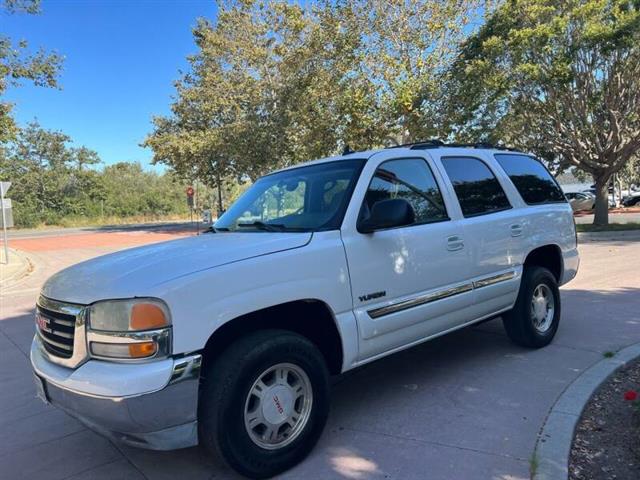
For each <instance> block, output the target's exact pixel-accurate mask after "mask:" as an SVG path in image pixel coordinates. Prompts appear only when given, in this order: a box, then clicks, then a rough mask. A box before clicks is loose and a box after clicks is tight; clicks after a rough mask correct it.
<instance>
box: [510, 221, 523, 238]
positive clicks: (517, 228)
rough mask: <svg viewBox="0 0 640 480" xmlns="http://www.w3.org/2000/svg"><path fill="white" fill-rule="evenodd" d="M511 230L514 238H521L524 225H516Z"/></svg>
mask: <svg viewBox="0 0 640 480" xmlns="http://www.w3.org/2000/svg"><path fill="white" fill-rule="evenodd" d="M509 228H510V229H511V236H512V237H519V236H520V235H522V231H523V228H522V225H520V224H519V223H514V224H513V225H511V227H509Z"/></svg>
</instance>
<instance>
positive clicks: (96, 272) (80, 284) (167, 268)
mask: <svg viewBox="0 0 640 480" xmlns="http://www.w3.org/2000/svg"><path fill="white" fill-rule="evenodd" d="M311 236H312V234H311V233H271V232H245V233H233V232H227V233H211V234H205V235H199V236H196V237H189V238H183V239H179V240H171V241H168V242H162V243H155V244H152V245H145V246H143V247H137V248H132V249H129V250H123V251H120V252H116V253H111V254H109V255H104V256H102V257H97V258H93V259H91V260H87V261H85V262H82V263H78V264H77V265H74V266H72V267H69V268H66V269H64V270H61V271H60V272H58V273H56V274H55V275H53V276H52V277H51V278H49V280H47V282H46V283H45V284H44V286H43V287H42V294H43V295H44V296H45V297H48V298H51V299H55V300H60V301H64V302H70V303H79V304H89V303H92V302H95V301H97V300H103V299H110V298H130V297H135V296H144V295H149V292H150V291H151V290H152V289H153V288H154V287H157V286H158V285H160V284H162V283H165V282H168V281H170V280H174V279H176V278H178V277H182V276H185V275H189V274H191V273H195V272H199V271H202V270H207V269H210V268H214V267H218V266H220V265H226V264H229V263H233V262H238V261H241V260H246V259H248V258H252V257H257V256H261V255H267V254H270V253H276V252H281V251H284V250H290V249H293V248H299V247H303V246H305V245H306V244H307V243H309V241H310V240H311Z"/></svg>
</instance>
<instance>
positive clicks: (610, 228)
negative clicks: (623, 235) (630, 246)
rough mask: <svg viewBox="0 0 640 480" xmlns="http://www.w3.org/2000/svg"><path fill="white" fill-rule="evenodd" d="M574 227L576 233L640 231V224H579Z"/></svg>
mask: <svg viewBox="0 0 640 480" xmlns="http://www.w3.org/2000/svg"><path fill="white" fill-rule="evenodd" d="M576 227H577V229H578V232H619V231H624V230H640V223H637V222H632V223H610V224H609V225H593V224H590V223H579V224H577V225H576Z"/></svg>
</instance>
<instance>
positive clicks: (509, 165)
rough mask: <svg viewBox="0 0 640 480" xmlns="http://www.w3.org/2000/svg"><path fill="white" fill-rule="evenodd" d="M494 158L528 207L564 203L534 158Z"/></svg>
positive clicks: (556, 186) (545, 172)
mask: <svg viewBox="0 0 640 480" xmlns="http://www.w3.org/2000/svg"><path fill="white" fill-rule="evenodd" d="M495 157H496V160H498V163H499V164H500V166H501V167H502V168H503V169H504V171H505V172H507V175H509V178H510V179H511V181H512V182H513V184H514V185H515V186H516V188H517V189H518V192H519V193H520V196H521V197H522V199H523V200H524V201H525V202H526V203H527V204H528V205H539V204H541V203H553V202H564V201H565V198H564V195H563V193H562V190H561V189H560V187H559V186H558V183H557V182H556V181H555V179H554V178H553V177H552V176H551V174H550V173H549V171H548V170H547V169H546V168H545V167H544V165H542V163H540V162H539V161H538V160H536V159H535V158H533V157H530V156H528V155H515V154H507V153H498V154H496V155H495Z"/></svg>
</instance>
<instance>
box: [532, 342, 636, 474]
mask: <svg viewBox="0 0 640 480" xmlns="http://www.w3.org/2000/svg"><path fill="white" fill-rule="evenodd" d="M638 357H640V342H639V343H635V344H633V345H631V346H629V347H626V348H623V349H622V350H620V351H619V352H618V353H616V354H615V356H614V357H612V358H607V359H605V360H601V361H599V362H598V363H596V364H595V365H593V366H591V367H590V368H588V369H587V370H585V371H584V372H583V373H582V374H580V376H579V377H578V378H576V379H575V380H574V381H573V382H572V383H571V384H570V385H569V386H568V387H567V389H566V390H565V391H564V392H563V393H562V395H560V397H559V398H558V400H557V401H556V403H555V404H554V405H553V407H551V411H550V412H549V415H548V416H547V419H546V420H545V423H544V425H543V426H542V430H541V431H540V434H539V435H538V440H537V441H536V448H535V450H534V458H535V459H536V460H537V468H536V472H535V475H533V477H532V478H533V480H567V477H568V476H569V454H570V453H571V444H572V443H573V434H574V431H575V428H576V425H577V424H578V421H579V420H580V416H581V415H582V411H583V410H584V407H585V406H586V404H587V402H589V400H590V399H591V396H592V395H593V393H594V392H595V391H596V390H597V389H598V387H599V386H600V385H601V384H602V383H604V382H605V381H606V380H607V379H608V378H609V377H610V376H611V375H612V374H613V373H614V372H615V371H616V370H618V369H619V368H620V367H623V366H624V365H626V364H628V363H629V362H631V361H633V360H635V359H636V358H638Z"/></svg>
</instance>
